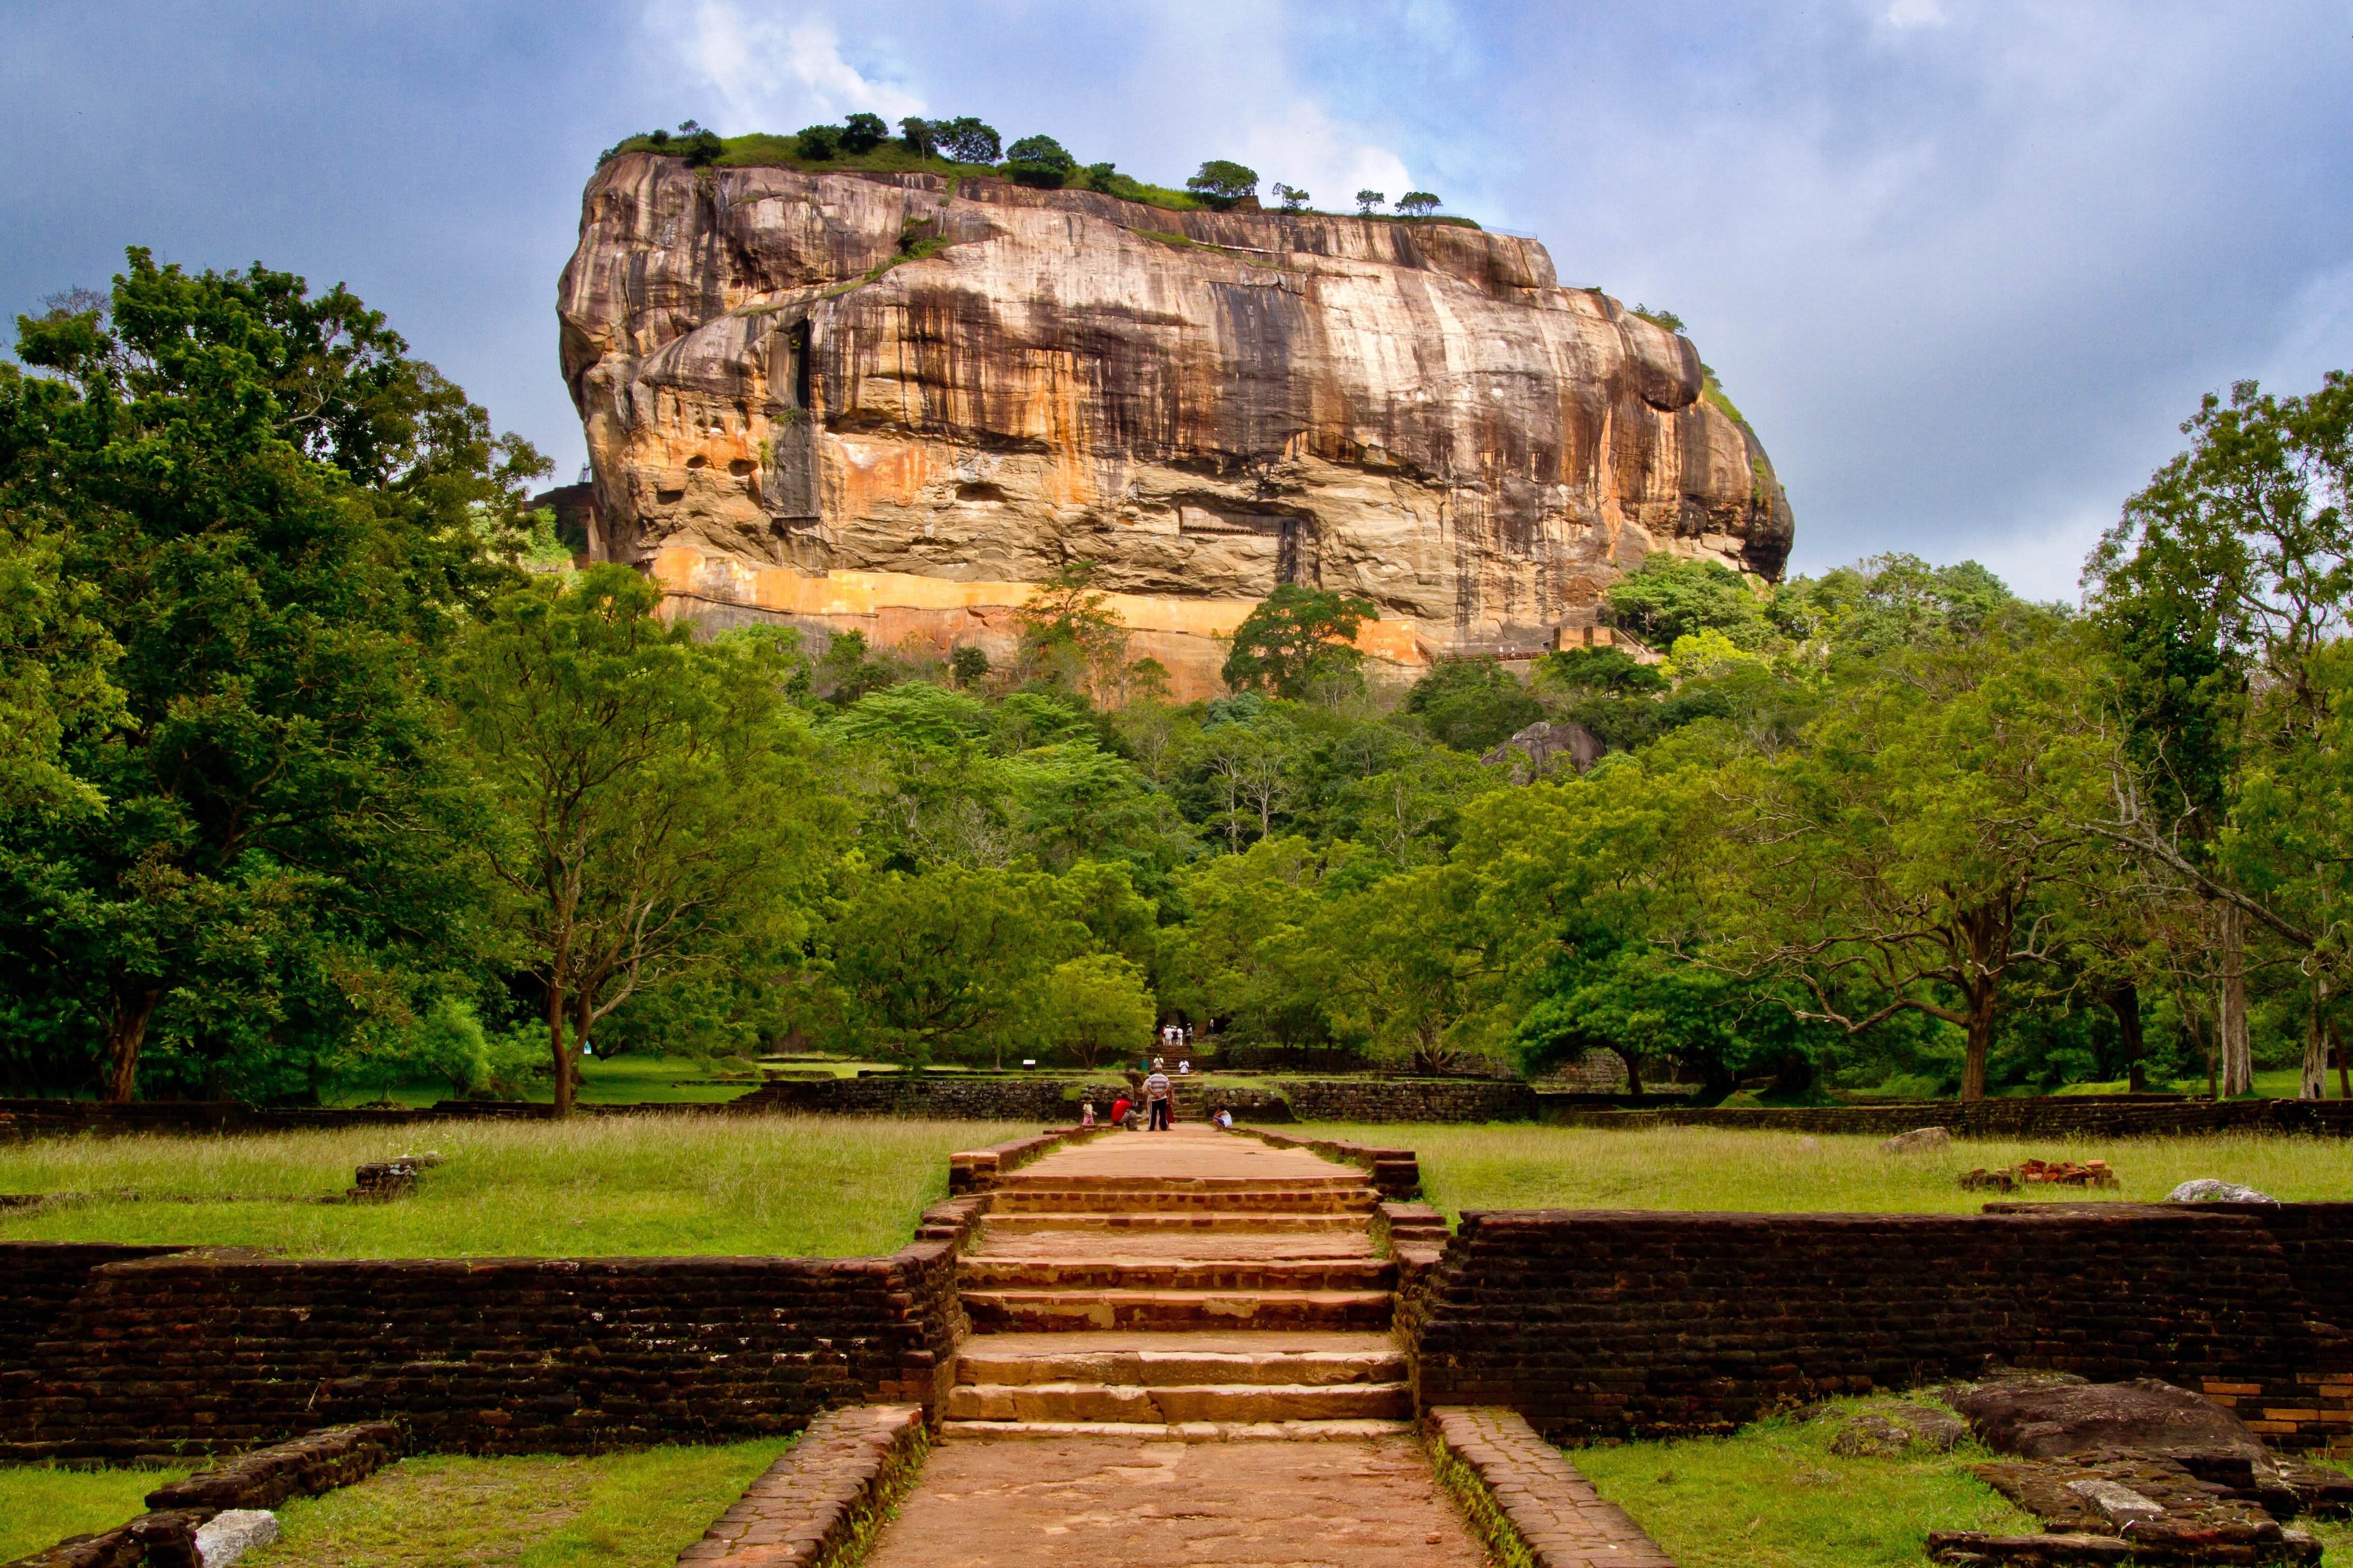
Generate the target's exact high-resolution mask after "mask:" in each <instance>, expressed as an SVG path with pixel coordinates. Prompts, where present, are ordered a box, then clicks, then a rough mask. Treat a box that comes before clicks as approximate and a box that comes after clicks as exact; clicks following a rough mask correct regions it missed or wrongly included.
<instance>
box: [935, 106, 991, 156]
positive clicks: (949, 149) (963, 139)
mask: <svg viewBox="0 0 2353 1568" xmlns="http://www.w3.org/2000/svg"><path fill="white" fill-rule="evenodd" d="M932 132H933V134H934V135H935V136H936V137H937V138H938V140H939V148H940V151H941V152H943V153H946V154H947V155H948V156H949V157H950V158H952V159H954V160H955V162H957V163H996V162H997V158H998V157H999V156H1000V153H1001V149H1002V148H1003V146H1004V143H1003V142H999V141H998V140H997V131H996V128H995V127H993V126H989V125H985V124H983V123H982V122H981V121H977V120H975V119H974V118H973V117H972V116H971V115H969V114H964V115H958V116H957V117H956V118H955V119H954V120H950V121H944V122H943V121H933V123H932Z"/></svg>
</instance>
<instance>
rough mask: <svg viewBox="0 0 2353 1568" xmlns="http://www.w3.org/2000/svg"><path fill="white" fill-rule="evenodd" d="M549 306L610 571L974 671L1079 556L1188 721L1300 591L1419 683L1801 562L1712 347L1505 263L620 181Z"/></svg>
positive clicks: (820, 190)
mask: <svg viewBox="0 0 2353 1568" xmlns="http://www.w3.org/2000/svg"><path fill="white" fill-rule="evenodd" d="M558 308H559V312H560V315H561V318H562V323H563V359H564V374H565V379H566V380H567V382H568V383H569V384H570V385H571V388H572V393H573V397H574V400H575V403H576V404H577V405H578V407H579V409H580V415H581V419H582V421H583V424H584V426H585V427H586V435H587V440H588V448H589V454H590V458H591V462H592V465H593V468H594V470H595V478H596V499H597V512H598V516H599V520H600V526H599V530H598V535H599V537H598V538H597V540H596V551H597V552H598V553H599V554H600V555H601V556H603V557H605V558H607V559H612V560H618V561H625V562H630V563H637V564H639V565H641V566H643V567H644V568H646V569H647V570H649V571H651V572H652V573H654V574H656V575H657V576H658V577H659V579H660V580H661V581H662V582H663V584H665V585H666V586H667V587H669V588H670V590H671V591H672V592H673V593H674V594H676V595H680V597H681V601H682V602H683V603H684V604H686V605H690V606H691V607H692V608H693V609H694V611H695V613H699V614H703V615H707V616H714V617H717V618H720V619H723V620H724V619H729V618H735V617H742V616H765V617H770V618H779V617H780V618H786V619H794V620H801V621H805V622H808V623H811V624H814V625H818V626H862V627H863V628H865V629H866V630H867V631H868V633H869V636H870V638H871V639H874V640H877V641H879V642H881V643H883V644H886V645H887V644H889V643H892V642H895V641H899V640H902V639H905V638H910V637H913V638H917V639H921V640H923V641H926V642H928V643H930V644H931V645H933V646H934V647H946V646H948V645H951V644H954V643H957V642H966V641H977V642H979V643H981V644H982V645H983V646H988V645H990V644H991V643H993V642H997V641H999V640H1000V639H1003V638H1005V637H1008V635H1009V633H1008V622H1009V611H1010V609H1011V607H1012V606H1014V605H1018V604H1019V603H1020V602H1021V600H1022V598H1023V597H1024V596H1025V595H1026V588H1025V586H1024V585H1025V584H1031V583H1035V582H1038V581H1039V580H1041V579H1043V578H1045V577H1048V576H1050V575H1051V574H1053V573H1054V572H1055V571H1056V570H1057V569H1058V568H1060V566H1062V565H1063V564H1065V563H1071V562H1088V563H1093V564H1094V566H1095V567H1096V569H1097V574H1096V580H1097V582H1098V584H1100V585H1102V586H1103V587H1106V588H1109V589H1111V590H1113V592H1114V593H1115V594H1116V595H1117V598H1116V599H1115V601H1114V603H1115V604H1116V605H1117V606H1118V607H1119V609H1120V610H1121V612H1122V614H1123V615H1124V616H1125V618H1126V620H1127V622H1128V624H1129V625H1130V626H1132V627H1134V628H1135V629H1136V632H1137V638H1136V644H1135V647H1136V651H1137V652H1140V653H1152V654H1155V655H1156V656H1157V657H1159V658H1161V659H1162V661H1163V662H1164V663H1166V664H1167V665H1169V667H1170V668H1171V669H1172V671H1173V672H1174V673H1175V674H1176V681H1177V686H1178V689H1179V691H1180V694H1192V693H1198V692H1199V691H1201V690H1205V689H1211V688H1212V687H1213V685H1214V671H1215V668H1216V665H1217V663H1218V661H1219V657H1220V654H1219V649H1218V647H1217V646H1216V644H1215V642H1214V641H1213V640H1212V638H1213V637H1215V636H1216V635H1218V634H1219V633H1222V632H1225V631H1229V630H1230V629H1231V628H1232V626H1234V625H1235V624H1236V623H1238V622H1239V621H1240V618H1241V616H1243V615H1244V614H1246V613H1247V611H1248V610H1249V608H1250V605H1252V604H1254V603H1256V602H1257V601H1258V600H1259V599H1261V598H1262V597H1264V596H1265V595H1266V594H1267V593H1268V592H1269V591H1270V590H1271V589H1272V588H1273V586H1274V585H1275V584H1278V583H1282V582H1286V581H1292V582H1299V583H1303V584H1310V585H1316V586H1322V587H1325V588H1337V589H1343V590H1345V591H1348V592H1350V593H1354V594H1358V595H1363V596H1365V597H1366V598H1368V599H1370V600H1371V601H1373V603H1374V604H1375V605H1377V606H1378V607H1379V610H1380V616H1381V618H1380V620H1379V621H1378V622H1377V623H1375V624H1373V625H1370V626H1367V627H1366V634H1365V637H1364V639H1363V641H1364V644H1365V646H1366V649H1367V651H1369V652H1371V653H1373V654H1375V655H1377V656H1378V657H1380V658H1387V659H1389V660H1391V661H1393V662H1395V663H1398V664H1402V665H1408V666H1410V665H1416V664H1419V663H1421V662H1423V661H1425V660H1427V659H1428V658H1432V657H1436V656H1440V655H1444V654H1449V653H1471V652H1487V653H1520V654H1525V653H1528V652H1533V651H1535V650H1537V649H1539V648H1545V647H1552V646H1554V644H1555V639H1556V634H1557V631H1558V629H1559V628H1561V627H1564V626H1567V627H1570V628H1576V627H1579V626H1589V625H1591V624H1592V620H1593V616H1594V610H1595V605H1596V603H1597V600H1598V598H1599V595H1600V593H1601V591H1602V590H1603V588H1604V587H1606V586H1607V584H1608V583H1609V581H1610V579H1611V578H1612V577H1613V576H1614V575H1616V574H1617V573H1619V572H1620V570H1622V569H1623V568H1624V567H1625V566H1627V565H1630V564H1631V563H1634V562H1637V561H1639V560H1641V557H1642V556H1643V555H1644V554H1645V553H1647V552H1650V551H1652V550H1658V549H1665V550H1672V551H1675V552H1680V553H1683V554H1689V555H1695V556H1703V557H1707V558H1712V559H1716V560H1721V561H1724V562H1726V563H1730V564H1732V565H1734V566H1736V567H1739V568H1741V569H1743V570H1746V571H1750V572H1756V573H1759V574H1764V575H1766V576H1768V577H1769V576H1777V575H1778V574H1779V572H1780V570H1781V566H1782V563H1783V562H1784V561H1785V560H1786V559H1787V557H1788V550H1789V542H1790V537H1791V522H1790V516H1789V509H1788V501H1787V500H1786V499H1785V498H1784V496H1783V494H1782V491H1781V488H1780V486H1779V484H1778V482H1777V481H1776V480H1775V479H1774V477H1773V471H1772V467H1771V464H1770V463H1769V462H1768V461H1767V458H1766V456H1765V453H1764V450H1763V448H1762V447H1759V446H1758V444H1757V440H1756V437H1755V436H1754V435H1753V434H1752V433H1751V432H1750V431H1749V430H1748V429H1747V428H1746V426H1744V425H1742V424H1741V423H1740V422H1738V421H1737V420H1736V419H1735V418H1733V417H1732V416H1729V415H1728V414H1726V413H1725V411H1724V409H1723V408H1721V407H1719V406H1718V405H1716V404H1715V403H1714V402H1712V401H1710V400H1709V399H1708V398H1707V397H1706V396H1705V395H1704V388H1703V384H1702V383H1703V375H1702V372H1701V368H1700V363H1699V356H1698V353H1697V352H1696V351H1695V350H1694V348H1693V346H1692V344H1691V342H1689V341H1688V340H1687V339H1684V338H1683V337H1680V336H1677V335H1676V334H1674V333H1672V332H1669V331H1665V330H1663V329H1662V328H1660V327H1658V326H1656V325H1654V324H1652V323H1651V322H1650V321H1644V320H1642V319H1641V318H1639V317H1636V316H1633V315H1631V314H1630V313H1629V312H1628V311H1627V310H1625V309H1624V308H1623V307H1621V306H1620V304H1619V303H1618V302H1617V301H1616V300H1610V299H1609V298H1607V297H1606V296H1604V295H1601V294H1599V293H1598V292H1594V291H1589V290H1585V289H1563V288H1561V287H1560V286H1559V285H1558V283H1557V282H1556V279H1555V278H1554V275H1553V268H1552V262H1551V258H1550V257H1549V256H1547V255H1546V251H1545V249H1544V247H1543V246H1541V245H1539V244H1537V243H1536V242H1535V241H1534V240H1529V239H1521V238H1516V237H1511V236H1506V235H1496V234H1488V233H1483V232H1481V231H1479V230H1476V229H1472V228H1467V227H1461V226H1452V225H1446V224H1435V223H1401V222H1392V221H1386V220H1380V219H1364V218H1350V217H1331V216H1304V215H1303V216H1291V215H1281V214H1271V213H1178V212H1169V211H1166V210H1164V209H1161V208H1155V207H1147V206H1140V205H1134V204H1131V203H1127V202H1123V201H1120V200H1117V199H1115V198H1113V197H1110V196H1106V195H1098V194H1096V193H1092V192H1082V191H1035V190H1029V189H1024V188H1022V187H1019V186H1016V185H1012V184H1007V183H1004V182H1001V181H997V180H971V179H967V180H963V181H959V182H956V183H955V185H954V187H953V188H951V186H950V183H949V182H947V181H945V180H943V179H941V178H938V177H936V176H933V175H928V174H900V175H869V174H803V173H799V172H797V171H794V170H791V169H783V168H746V169H701V170H693V169H689V168H688V167H687V166H686V165H685V164H684V163H683V162H681V160H678V159H674V158H667V157H661V156H657V155H654V154H651V153H628V154H625V155H623V156H621V157H618V158H616V159H614V160H612V161H611V162H610V163H607V164H606V165H604V166H603V167H602V168H601V169H599V170H598V171H597V173H596V177H595V179H594V180H592V181H591V182H590V184H589V186H588V189H587V193H586V200H585V203H584V205H583V210H582V216H581V227H580V244H579V247H578V249H577V250H576V251H575V253H574V255H573V257H572V259H571V261H570V263H569V264H568V265H567V266H566V267H565V271H564V278H563V282H562V285H561V289H560V301H559V307H558Z"/></svg>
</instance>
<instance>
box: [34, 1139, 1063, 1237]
mask: <svg viewBox="0 0 2353 1568" xmlns="http://www.w3.org/2000/svg"><path fill="white" fill-rule="evenodd" d="M1034 1131H1037V1127H1036V1126H1035V1124H1033V1123H1029V1122H998V1121H914V1120H906V1121H892V1120H886V1119H881V1118H866V1117H844V1116H827V1117H789V1116H776V1117H768V1116H762V1117H744V1118H736V1117H711V1116H663V1115H659V1114H649V1115H645V1116H632V1117H628V1118H607V1117H598V1118H594V1119H582V1120H577V1121H568V1122H564V1123H553V1122H482V1121H449V1122H442V1123H438V1124H436V1125H432V1126H427V1127H412V1128H404V1129H349V1130H338V1131H317V1132H280V1133H264V1134H258V1135H248V1136H239V1137H205V1136H194V1137H161V1136H141V1137H135V1138H94V1137H79V1138H51V1139H43V1140H40V1141H37V1142H29V1143H16V1144H7V1145H0V1193H84V1194H94V1195H93V1196H92V1197H91V1198H90V1200H89V1201H87V1202H75V1203H67V1204H58V1205H45V1206H43V1207H41V1208H38V1209H36V1210H33V1211H30V1212H23V1211H0V1240H9V1241H30V1240H47V1241H123V1242H163V1243H185V1244H187V1245H190V1246H195V1245H213V1246H237V1247H283V1248H284V1249H285V1250H286V1252H287V1253H288V1254H289V1255H290V1256H293V1257H298V1258H498V1257H594V1256H613V1255H635V1256H639V1257H668V1256H683V1255H692V1254H736V1255H746V1256H765V1257H844V1256H853V1255H858V1254H864V1253H880V1252H890V1251H893V1250H895V1249H896V1248H898V1247H901V1246H902V1245H904V1243H905V1242H906V1240H907V1237H909V1235H911V1234H912V1233H913V1227H914V1223H915V1219H916V1216H917V1215H920V1214H921V1213H922V1212H923V1208H924V1206H925V1205H929V1204H932V1203H936V1202H937V1201H938V1200H939V1199H940V1198H942V1197H944V1196H945V1195H946V1193H947V1156H948V1154H949V1153H950V1152H952V1151H954V1150H957V1149H966V1148H971V1147H974V1146H976V1145H979V1144H986V1143H993V1142H999V1141H1000V1140H1003V1139H1006V1138H1011V1137H1018V1136H1019V1135H1021V1134H1022V1133H1025V1132H1034ZM427 1149H430V1150H435V1151H438V1152H439V1153H440V1154H441V1155H442V1156H443V1160H444V1163H442V1164H441V1165H440V1166H438V1167H437V1168H435V1169H433V1170H430V1171H427V1173H425V1175H424V1177H423V1180H422V1181H421V1183H420V1184H419V1187H418V1191H417V1195H416V1196H414V1197H410V1198H405V1199H401V1200H398V1201H396V1202H393V1203H385V1204H319V1203H313V1202H308V1201H302V1200H307V1199H311V1198H315V1197H318V1196H321V1195H323V1194H331V1193H341V1192H342V1191H343V1189H344V1188H345V1187H347V1186H349V1185H350V1184H351V1179H352V1168H353V1166H354V1165H356V1164H358V1163H361V1162H363V1161H366V1160H381V1159H385V1158H387V1157H389V1156H392V1155H396V1154H402V1153H411V1152H421V1151H423V1150H427ZM124 1191H130V1192H133V1193H137V1194H142V1200H141V1201H125V1200H122V1199H120V1198H115V1197H109V1196H106V1195H104V1194H115V1193H121V1192H124ZM204 1194H240V1196H239V1197H238V1198H237V1200H236V1201H222V1200H221V1199H219V1198H217V1197H216V1198H213V1199H212V1200H211V1201H204V1198H203V1195H204ZM180 1197H196V1198H198V1199H199V1201H195V1202H179V1201H155V1200H158V1199H176V1198H180Z"/></svg>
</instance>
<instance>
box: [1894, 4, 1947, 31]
mask: <svg viewBox="0 0 2353 1568" xmlns="http://www.w3.org/2000/svg"><path fill="white" fill-rule="evenodd" d="M1887 25H1888V26H1891V27H1941V26H1944V25H1945V8H1944V7H1943V6H1942V5H1937V4H1936V0H1894V5H1890V6H1888V7H1887Z"/></svg>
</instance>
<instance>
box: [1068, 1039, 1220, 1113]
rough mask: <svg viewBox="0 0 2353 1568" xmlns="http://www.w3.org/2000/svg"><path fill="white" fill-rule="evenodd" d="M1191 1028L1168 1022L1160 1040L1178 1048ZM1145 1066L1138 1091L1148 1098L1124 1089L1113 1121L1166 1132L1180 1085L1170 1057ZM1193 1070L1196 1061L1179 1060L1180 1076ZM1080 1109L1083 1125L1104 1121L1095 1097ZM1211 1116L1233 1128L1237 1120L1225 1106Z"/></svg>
mask: <svg viewBox="0 0 2353 1568" xmlns="http://www.w3.org/2000/svg"><path fill="white" fill-rule="evenodd" d="M1191 1032H1192V1031H1190V1030H1189V1029H1187V1028H1185V1027H1184V1026H1181V1025H1177V1024H1169V1025H1166V1026H1164V1027H1163V1028H1162V1029H1161V1031H1160V1044H1161V1046H1162V1047H1163V1048H1164V1049H1171V1050H1173V1049H1176V1048H1177V1047H1182V1046H1183V1045H1184V1044H1185V1041H1186V1037H1187V1036H1188V1035H1189V1034H1190V1033H1191ZM1142 1068H1143V1072H1144V1075H1145V1078H1144V1084H1143V1087H1142V1088H1141V1089H1139V1090H1138V1091H1137V1092H1138V1093H1140V1094H1141V1095H1142V1096H1143V1097H1144V1098H1143V1099H1142V1100H1141V1101H1138V1100H1133V1099H1131V1098H1129V1096H1128V1095H1127V1093H1126V1092H1125V1091H1124V1090H1123V1091H1121V1093H1120V1095H1119V1097H1118V1098H1117V1099H1115V1100H1113V1101H1112V1102H1111V1122H1110V1124H1111V1125H1112V1126H1113V1127H1124V1128H1126V1129H1127V1130H1128V1131H1135V1130H1136V1124H1137V1123H1138V1122H1139V1121H1141V1122H1143V1123H1144V1131H1150V1132H1165V1131H1167V1130H1168V1127H1169V1123H1170V1122H1171V1121H1172V1120H1174V1118H1175V1116H1176V1082H1175V1080H1174V1079H1171V1078H1170V1077H1169V1074H1168V1058H1166V1057H1153V1058H1150V1059H1148V1060H1147V1061H1145V1062H1144V1063H1143V1064H1142ZM1192 1073H1193V1064H1192V1063H1191V1062H1190V1061H1189V1060H1180V1061H1178V1062H1177V1064H1176V1077H1177V1078H1190V1077H1191V1076H1192ZM1079 1110H1080V1116H1079V1125H1080V1126H1082V1127H1097V1126H1101V1125H1103V1123H1101V1122H1099V1121H1096V1120H1095V1105H1094V1101H1093V1100H1088V1101H1086V1102H1085V1103H1084V1104H1082V1106H1080V1108H1079ZM1209 1120H1210V1121H1214V1122H1215V1123H1217V1124H1218V1125H1219V1127H1228V1128H1229V1127H1231V1126H1232V1125H1233V1124H1234V1118H1233V1113H1232V1112H1231V1111H1229V1110H1226V1109H1225V1108H1224V1107H1223V1106H1220V1107H1219V1108H1218V1110H1215V1111H1213V1112H1212V1113H1211V1114H1210V1117H1209Z"/></svg>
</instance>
